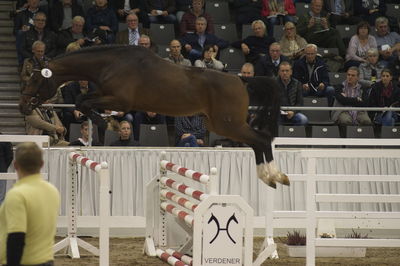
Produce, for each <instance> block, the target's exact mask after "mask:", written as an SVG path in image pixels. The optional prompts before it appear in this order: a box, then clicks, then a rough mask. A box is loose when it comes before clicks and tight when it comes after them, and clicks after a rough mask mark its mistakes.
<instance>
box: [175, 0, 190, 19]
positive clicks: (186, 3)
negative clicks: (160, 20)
mask: <svg viewBox="0 0 400 266" xmlns="http://www.w3.org/2000/svg"><path fill="white" fill-rule="evenodd" d="M175 4H176V18H177V20H178V23H180V22H181V20H182V16H183V14H185V13H186V12H188V11H189V9H190V6H191V5H192V0H176V1H175Z"/></svg>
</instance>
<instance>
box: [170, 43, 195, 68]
mask: <svg viewBox="0 0 400 266" xmlns="http://www.w3.org/2000/svg"><path fill="white" fill-rule="evenodd" d="M169 50H170V52H169V55H168V57H166V58H164V59H165V60H167V61H170V62H172V63H175V64H178V65H182V66H191V65H192V63H190V61H189V60H188V59H186V58H184V57H183V55H182V53H181V50H182V46H181V43H180V42H179V41H178V40H172V41H171V42H170V44H169Z"/></svg>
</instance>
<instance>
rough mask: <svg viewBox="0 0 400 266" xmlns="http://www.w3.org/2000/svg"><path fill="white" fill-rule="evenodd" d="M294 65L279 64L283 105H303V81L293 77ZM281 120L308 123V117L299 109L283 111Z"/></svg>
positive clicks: (294, 123)
mask: <svg viewBox="0 0 400 266" xmlns="http://www.w3.org/2000/svg"><path fill="white" fill-rule="evenodd" d="M292 73H293V72H292V66H291V65H290V63H289V62H286V61H284V62H282V63H281V64H280V65H279V72H278V74H279V75H278V78H277V81H278V84H279V86H280V89H281V106H303V88H302V84H301V82H299V81H298V80H297V79H294V78H293V77H292ZM281 121H282V122H284V123H290V124H293V125H295V126H304V125H307V124H308V118H307V117H306V116H305V115H304V114H302V113H300V112H298V111H282V112H281Z"/></svg>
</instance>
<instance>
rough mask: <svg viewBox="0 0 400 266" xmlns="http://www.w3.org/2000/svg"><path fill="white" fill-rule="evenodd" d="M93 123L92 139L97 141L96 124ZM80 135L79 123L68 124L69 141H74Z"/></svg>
mask: <svg viewBox="0 0 400 266" xmlns="http://www.w3.org/2000/svg"><path fill="white" fill-rule="evenodd" d="M92 125H93V132H92V141H93V142H97V143H98V142H99V131H98V129H97V125H95V124H92ZM80 137H81V124H77V123H71V124H70V125H69V141H70V142H72V141H75V140H77V139H78V138H80Z"/></svg>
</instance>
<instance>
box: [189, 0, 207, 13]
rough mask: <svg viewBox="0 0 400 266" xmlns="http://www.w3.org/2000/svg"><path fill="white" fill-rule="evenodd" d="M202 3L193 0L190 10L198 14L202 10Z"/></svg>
mask: <svg viewBox="0 0 400 266" xmlns="http://www.w3.org/2000/svg"><path fill="white" fill-rule="evenodd" d="M203 5H204V1H203V0H193V1H192V8H193V10H194V11H195V12H200V11H201V10H202V9H203Z"/></svg>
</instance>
